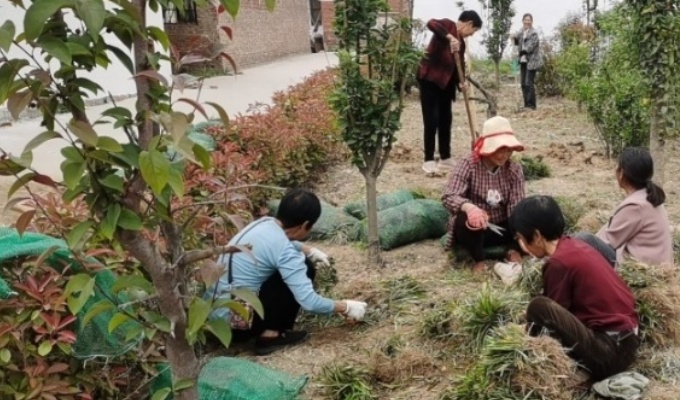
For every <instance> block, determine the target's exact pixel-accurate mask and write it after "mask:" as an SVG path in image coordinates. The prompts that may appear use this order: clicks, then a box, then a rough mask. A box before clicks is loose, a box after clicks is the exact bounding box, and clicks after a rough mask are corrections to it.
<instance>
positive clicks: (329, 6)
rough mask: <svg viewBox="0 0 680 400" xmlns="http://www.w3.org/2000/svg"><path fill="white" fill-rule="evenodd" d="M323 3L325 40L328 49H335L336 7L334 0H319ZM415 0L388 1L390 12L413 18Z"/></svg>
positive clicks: (322, 15)
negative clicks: (334, 25) (334, 20)
mask: <svg viewBox="0 0 680 400" xmlns="http://www.w3.org/2000/svg"><path fill="white" fill-rule="evenodd" d="M319 1H320V2H321V22H322V24H323V39H324V45H325V47H326V48H327V49H334V48H335V46H336V45H337V40H336V38H335V35H334V34H333V19H334V18H335V5H334V4H333V0H319ZM414 1H415V0H387V3H388V4H389V6H390V10H391V11H392V12H394V13H400V14H402V15H404V16H412V12H413V2H414Z"/></svg>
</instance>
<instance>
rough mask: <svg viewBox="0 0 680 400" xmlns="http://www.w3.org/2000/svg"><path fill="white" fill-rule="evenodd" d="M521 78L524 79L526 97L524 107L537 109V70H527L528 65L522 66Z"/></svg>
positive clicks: (523, 93) (523, 87)
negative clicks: (535, 84)
mask: <svg viewBox="0 0 680 400" xmlns="http://www.w3.org/2000/svg"><path fill="white" fill-rule="evenodd" d="M520 78H521V79H522V81H521V82H522V96H523V97H524V107H527V108H533V109H534V110H535V109H536V88H535V87H534V80H535V79H536V70H535V69H533V70H530V69H528V68H527V63H521V64H520Z"/></svg>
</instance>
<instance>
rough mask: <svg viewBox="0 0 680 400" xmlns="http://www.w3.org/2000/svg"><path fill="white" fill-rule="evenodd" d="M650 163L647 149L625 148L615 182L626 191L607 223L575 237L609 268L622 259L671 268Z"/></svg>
mask: <svg viewBox="0 0 680 400" xmlns="http://www.w3.org/2000/svg"><path fill="white" fill-rule="evenodd" d="M653 175H654V161H653V160H652V156H651V155H650V154H649V151H648V150H647V149H643V148H641V147H628V148H626V149H624V150H623V152H622V153H621V155H620V156H619V165H618V166H617V168H616V180H617V181H618V183H619V187H620V188H621V189H623V190H624V191H625V192H626V198H625V199H624V200H623V201H622V202H621V203H620V204H619V206H618V207H617V208H616V211H615V212H614V215H613V216H612V217H611V218H610V219H609V223H607V224H606V225H605V226H603V227H602V229H600V231H599V232H597V235H593V234H590V233H578V234H576V235H575V236H576V237H577V238H579V239H581V240H583V241H585V242H587V243H588V244H590V245H591V246H593V247H594V248H595V249H597V250H598V251H599V252H600V253H601V254H602V255H603V256H604V257H605V258H606V259H607V260H608V261H609V263H610V264H612V266H614V265H616V264H621V263H622V262H623V261H624V260H625V259H626V258H634V259H636V260H638V261H641V262H644V263H649V264H655V265H660V264H667V265H673V240H672V237H671V231H670V222H669V220H668V214H667V213H666V208H665V207H664V206H663V203H664V202H665V201H666V194H665V193H664V191H663V189H661V188H660V187H659V186H658V185H656V184H655V183H654V182H652V176H653Z"/></svg>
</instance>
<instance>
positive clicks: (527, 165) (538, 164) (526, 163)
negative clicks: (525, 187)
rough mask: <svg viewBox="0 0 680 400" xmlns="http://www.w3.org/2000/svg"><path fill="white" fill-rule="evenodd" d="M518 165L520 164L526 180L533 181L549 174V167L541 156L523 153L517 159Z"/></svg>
mask: <svg viewBox="0 0 680 400" xmlns="http://www.w3.org/2000/svg"><path fill="white" fill-rule="evenodd" d="M517 161H518V162H519V165H521V166H522V172H524V179H526V180H527V181H533V180H537V179H541V178H547V177H549V176H550V167H548V165H547V164H546V163H545V162H544V161H543V157H541V156H538V157H531V156H529V155H523V156H522V157H520V158H519V160H517Z"/></svg>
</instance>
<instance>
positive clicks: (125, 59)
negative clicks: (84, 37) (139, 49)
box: [106, 0, 135, 74]
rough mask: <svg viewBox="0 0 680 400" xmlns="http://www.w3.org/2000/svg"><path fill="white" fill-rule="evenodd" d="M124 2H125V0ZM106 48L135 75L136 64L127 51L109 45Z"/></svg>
mask: <svg viewBox="0 0 680 400" xmlns="http://www.w3.org/2000/svg"><path fill="white" fill-rule="evenodd" d="M123 1H124V0H123ZM106 48H107V49H108V50H109V51H110V52H112V53H113V55H114V56H116V58H118V61H120V62H121V63H123V65H124V66H125V68H127V70H128V71H130V73H131V74H134V73H135V67H134V64H133V63H132V59H131V58H130V56H129V55H128V53H126V52H125V51H123V50H121V49H119V48H118V47H115V46H111V45H107V46H106Z"/></svg>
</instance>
